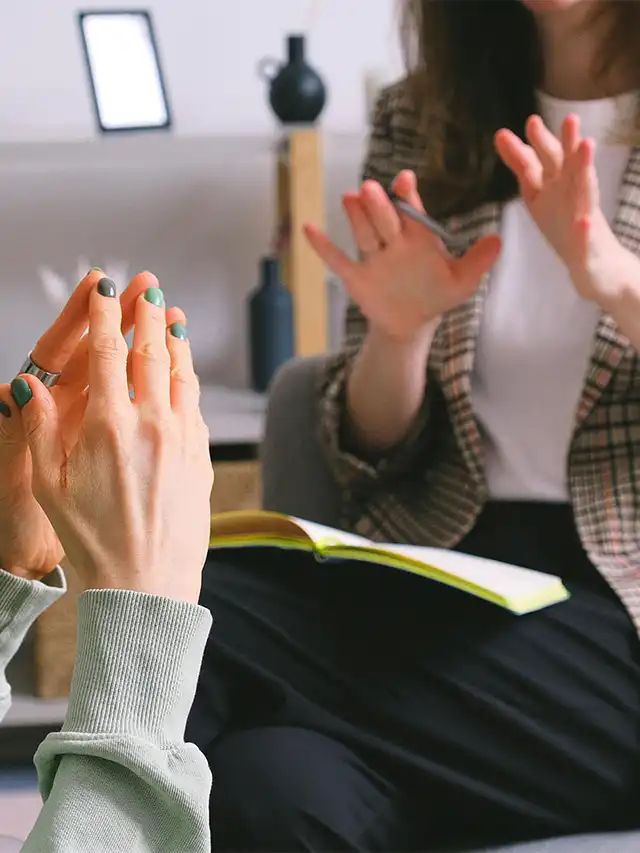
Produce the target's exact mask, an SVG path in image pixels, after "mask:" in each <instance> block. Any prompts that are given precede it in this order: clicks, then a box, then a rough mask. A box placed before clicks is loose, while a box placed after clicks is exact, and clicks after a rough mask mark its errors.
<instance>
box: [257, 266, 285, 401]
mask: <svg viewBox="0 0 640 853" xmlns="http://www.w3.org/2000/svg"><path fill="white" fill-rule="evenodd" d="M249 343H250V347H251V359H250V361H251V385H252V387H253V389H254V391H260V392H264V391H266V390H267V388H268V387H269V383H270V382H271V380H272V378H273V376H274V374H275V373H276V371H277V370H278V368H280V367H281V366H282V365H283V364H284V363H285V362H286V361H289V360H290V359H291V358H293V356H294V335H293V300H292V298H291V293H290V292H289V290H288V289H287V288H286V287H285V285H284V284H283V283H282V281H281V279H280V264H279V261H278V259H277V258H276V257H265V258H262V259H261V260H260V276H259V283H258V287H257V288H256V289H255V290H254V291H253V293H252V294H251V296H250V298H249Z"/></svg>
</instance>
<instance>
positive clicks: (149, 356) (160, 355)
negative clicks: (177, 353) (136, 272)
mask: <svg viewBox="0 0 640 853" xmlns="http://www.w3.org/2000/svg"><path fill="white" fill-rule="evenodd" d="M166 329H167V326H166V309H165V302H164V294H163V292H162V290H160V288H159V287H150V288H149V290H147V291H146V292H145V293H144V294H142V295H141V296H139V297H138V302H137V304H136V323H135V329H134V332H133V347H132V350H131V367H132V371H131V373H132V378H133V391H134V394H135V399H136V402H137V403H140V404H144V405H148V406H151V407H153V408H154V409H155V410H156V411H157V412H161V411H165V410H168V409H169V407H170V405H171V397H170V370H171V362H170V359H169V351H168V350H167V333H166Z"/></svg>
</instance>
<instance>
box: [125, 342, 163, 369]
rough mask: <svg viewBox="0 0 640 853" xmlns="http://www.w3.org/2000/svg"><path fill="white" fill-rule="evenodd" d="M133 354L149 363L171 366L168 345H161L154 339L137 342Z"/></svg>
mask: <svg viewBox="0 0 640 853" xmlns="http://www.w3.org/2000/svg"><path fill="white" fill-rule="evenodd" d="M133 354H134V355H135V357H136V358H137V359H139V360H140V361H142V362H144V363H148V364H157V365H161V366H166V368H167V370H168V369H169V367H170V358H169V351H168V350H167V348H166V346H160V345H159V344H157V343H154V342H153V341H142V342H141V343H138V344H135V345H134V349H133Z"/></svg>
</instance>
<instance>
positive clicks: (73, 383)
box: [58, 272, 158, 390]
mask: <svg viewBox="0 0 640 853" xmlns="http://www.w3.org/2000/svg"><path fill="white" fill-rule="evenodd" d="M103 277H104V276H103ZM157 286H158V279H157V278H156V277H155V275H153V273H150V272H141V273H138V275H136V276H134V277H133V278H132V279H131V282H130V283H129V286H128V287H127V288H126V290H125V291H124V293H123V294H122V295H121V297H120V306H121V309H122V324H121V327H122V334H123V335H127V334H129V332H130V331H131V329H132V328H133V321H134V316H135V307H136V301H137V299H138V296H140V294H141V293H144V292H145V291H146V290H148V289H149V288H150V287H157ZM88 383H89V342H88V338H87V337H84V338H83V339H82V340H81V341H80V343H79V344H78V346H77V347H76V349H75V352H74V353H73V355H72V356H71V358H70V359H69V361H68V363H67V366H66V367H65V369H64V370H63V372H62V376H61V377H60V381H59V382H58V387H60V388H77V389H78V390H80V389H83V388H86V387H87V385H88Z"/></svg>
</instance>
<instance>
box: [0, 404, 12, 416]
mask: <svg viewBox="0 0 640 853" xmlns="http://www.w3.org/2000/svg"><path fill="white" fill-rule="evenodd" d="M0 415H4V416H5V418H10V417H11V409H10V408H9V406H7V404H6V403H5V402H3V401H2V400H0Z"/></svg>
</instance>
